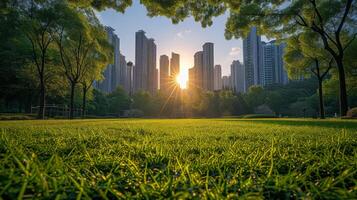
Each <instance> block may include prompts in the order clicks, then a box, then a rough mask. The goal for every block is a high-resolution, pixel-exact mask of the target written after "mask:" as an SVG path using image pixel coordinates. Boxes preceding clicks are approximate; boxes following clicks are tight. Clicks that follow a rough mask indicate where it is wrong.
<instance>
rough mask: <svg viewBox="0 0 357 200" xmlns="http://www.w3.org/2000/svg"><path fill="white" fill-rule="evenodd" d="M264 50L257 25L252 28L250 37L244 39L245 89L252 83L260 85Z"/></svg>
mask: <svg viewBox="0 0 357 200" xmlns="http://www.w3.org/2000/svg"><path fill="white" fill-rule="evenodd" d="M262 56H263V51H262V46H261V38H260V36H258V35H257V29H256V27H253V28H251V31H250V33H249V34H248V37H247V38H245V39H244V40H243V62H244V67H245V91H247V90H248V88H249V87H250V86H252V85H260V84H261V78H262V74H263V72H262V65H263V59H262Z"/></svg>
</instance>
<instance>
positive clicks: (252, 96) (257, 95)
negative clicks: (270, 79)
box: [245, 85, 265, 109]
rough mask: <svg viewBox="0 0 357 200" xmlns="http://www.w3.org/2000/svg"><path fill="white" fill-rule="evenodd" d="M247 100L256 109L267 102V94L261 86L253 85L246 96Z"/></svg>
mask: <svg viewBox="0 0 357 200" xmlns="http://www.w3.org/2000/svg"><path fill="white" fill-rule="evenodd" d="M245 100H246V102H247V103H248V105H249V106H250V108H252V109H254V108H255V107H257V106H260V105H262V104H264V102H265V92H264V89H263V88H262V87H261V86H257V85H253V86H251V87H250V88H249V89H248V92H247V94H246V96H245Z"/></svg>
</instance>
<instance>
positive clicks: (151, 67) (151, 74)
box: [147, 39, 158, 94]
mask: <svg viewBox="0 0 357 200" xmlns="http://www.w3.org/2000/svg"><path fill="white" fill-rule="evenodd" d="M147 66H148V76H147V80H148V82H147V87H148V88H147V90H148V91H149V92H150V93H151V94H154V93H155V92H156V91H157V82H158V80H157V69H156V44H155V41H154V39H149V40H148V65H147Z"/></svg>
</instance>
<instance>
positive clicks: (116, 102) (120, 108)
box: [108, 87, 131, 115]
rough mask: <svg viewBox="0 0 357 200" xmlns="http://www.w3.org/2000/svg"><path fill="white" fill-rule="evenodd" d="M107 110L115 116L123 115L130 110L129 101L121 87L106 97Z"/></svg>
mask: <svg viewBox="0 0 357 200" xmlns="http://www.w3.org/2000/svg"><path fill="white" fill-rule="evenodd" d="M108 100H109V110H110V112H112V113H115V114H117V115H121V114H123V112H124V111H125V110H128V109H129V108H130V103H131V99H130V98H129V96H128V94H127V93H126V92H125V90H124V89H123V88H122V87H117V89H116V90H114V92H112V93H110V94H109V95H108Z"/></svg>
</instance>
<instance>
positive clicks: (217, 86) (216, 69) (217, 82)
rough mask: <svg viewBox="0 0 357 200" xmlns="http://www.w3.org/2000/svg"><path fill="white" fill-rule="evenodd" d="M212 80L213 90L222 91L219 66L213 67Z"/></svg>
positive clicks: (220, 68)
mask: <svg viewBox="0 0 357 200" xmlns="http://www.w3.org/2000/svg"><path fill="white" fill-rule="evenodd" d="M213 75H214V78H213V82H214V87H213V89H214V90H215V91H218V90H221V89H222V67H221V65H216V66H214V72H213Z"/></svg>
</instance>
